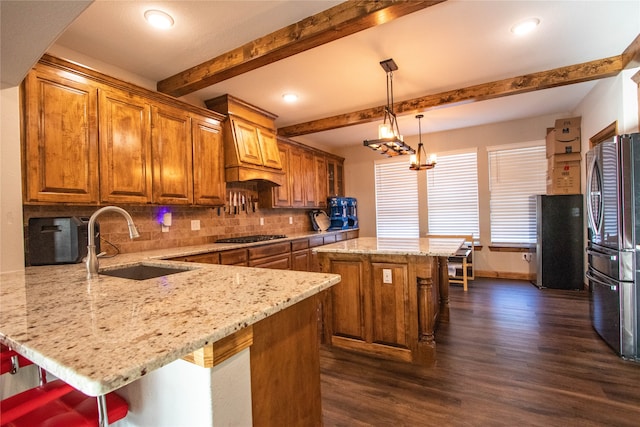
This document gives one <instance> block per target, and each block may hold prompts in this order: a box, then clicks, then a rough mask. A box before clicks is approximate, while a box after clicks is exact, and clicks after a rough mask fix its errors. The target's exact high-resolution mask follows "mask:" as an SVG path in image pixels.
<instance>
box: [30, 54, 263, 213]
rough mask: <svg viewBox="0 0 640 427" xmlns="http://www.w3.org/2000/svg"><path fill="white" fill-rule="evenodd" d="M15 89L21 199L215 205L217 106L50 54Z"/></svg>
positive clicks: (221, 187) (218, 193)
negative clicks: (18, 94)
mask: <svg viewBox="0 0 640 427" xmlns="http://www.w3.org/2000/svg"><path fill="white" fill-rule="evenodd" d="M22 90H23V99H24V103H23V108H22V114H23V122H24V132H23V135H22V149H23V156H22V157H23V179H24V186H23V189H24V190H23V193H24V194H23V198H24V203H26V204H29V203H32V204H50V203H65V204H67V203H70V204H88V205H97V204H112V203H135V204H147V203H155V204H197V205H203V206H221V205H223V204H224V193H225V182H224V166H225V165H224V152H223V138H222V128H221V121H222V120H224V118H225V117H224V116H223V115H222V114H218V113H216V112H213V111H209V110H205V109H203V108H200V107H195V106H193V105H190V104H187V103H184V102H182V101H180V100H177V99H173V98H170V97H168V96H166V95H162V94H158V93H157V92H153V91H149V90H147V89H144V88H141V87H138V86H135V85H132V84H129V83H126V82H123V81H121V80H118V79H115V78H113V77H109V76H107V75H105V74H102V73H99V72H97V71H95V70H91V69H88V68H84V67H82V66H80V65H77V64H73V63H70V62H68V61H65V60H63V59H59V58H55V57H52V56H50V55H44V56H43V57H42V58H41V59H40V61H39V62H38V64H36V66H35V67H34V69H33V70H32V71H31V72H30V73H29V74H28V75H27V77H26V78H25V80H24V83H23V85H22ZM251 132H253V134H254V136H255V135H256V134H255V133H256V130H255V127H252V128H251ZM257 138H258V137H257V136H255V137H254V139H255V141H256V147H257V148H256V153H258V155H260V149H259V147H258V143H257V140H258V139H257ZM194 157H195V158H196V160H195V163H194Z"/></svg>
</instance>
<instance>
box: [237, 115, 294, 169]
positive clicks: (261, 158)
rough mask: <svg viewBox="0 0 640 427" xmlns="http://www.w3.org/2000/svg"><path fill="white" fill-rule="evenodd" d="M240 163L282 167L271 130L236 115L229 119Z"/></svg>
mask: <svg viewBox="0 0 640 427" xmlns="http://www.w3.org/2000/svg"><path fill="white" fill-rule="evenodd" d="M230 120H231V123H232V129H233V134H234V136H235V140H236V151H237V156H238V161H239V162H240V163H251V164H252V165H257V166H265V167H269V168H273V169H282V162H281V161H280V151H279V150H278V143H277V141H276V136H275V134H274V133H273V132H271V131H269V130H267V129H262V128H260V127H257V126H256V125H254V124H252V123H249V122H246V121H244V120H242V119H239V118H237V117H232V118H231V119H230Z"/></svg>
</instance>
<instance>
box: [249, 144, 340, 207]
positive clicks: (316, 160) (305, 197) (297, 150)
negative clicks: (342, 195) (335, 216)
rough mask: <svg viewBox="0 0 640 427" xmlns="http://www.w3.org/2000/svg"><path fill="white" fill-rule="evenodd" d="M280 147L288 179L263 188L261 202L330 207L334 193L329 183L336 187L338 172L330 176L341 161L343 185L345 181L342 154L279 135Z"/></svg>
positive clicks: (265, 203) (266, 205) (271, 205)
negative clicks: (338, 155) (274, 185)
mask: <svg viewBox="0 0 640 427" xmlns="http://www.w3.org/2000/svg"><path fill="white" fill-rule="evenodd" d="M278 147H279V148H278V149H279V152H280V158H281V160H282V170H283V172H285V182H284V184H283V185H281V186H280V187H275V188H264V187H263V188H262V190H261V191H260V200H261V206H263V207H266V208H281V207H291V208H326V207H327V198H328V197H329V195H330V194H331V193H330V192H329V185H330V179H331V186H332V188H335V187H336V185H337V184H336V183H337V181H336V179H337V178H336V175H337V173H336V172H333V173H331V178H330V177H329V173H330V172H329V171H330V170H331V169H330V166H329V160H331V161H332V163H331V168H333V170H335V169H336V166H337V165H338V164H339V166H340V168H339V175H340V178H338V179H339V185H340V186H341V185H342V162H343V160H342V158H340V157H337V156H333V155H331V154H329V153H325V152H323V151H320V150H316V149H313V148H310V147H306V146H304V145H302V144H300V143H297V142H295V141H293V140H289V139H286V138H278Z"/></svg>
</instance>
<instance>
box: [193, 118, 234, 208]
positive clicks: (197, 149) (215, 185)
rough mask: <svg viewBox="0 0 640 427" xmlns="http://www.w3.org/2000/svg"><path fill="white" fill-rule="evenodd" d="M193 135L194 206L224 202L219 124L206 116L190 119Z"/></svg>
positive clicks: (216, 204)
mask: <svg viewBox="0 0 640 427" xmlns="http://www.w3.org/2000/svg"><path fill="white" fill-rule="evenodd" d="M191 135H192V138H193V198H194V203H195V204H196V205H211V206H221V205H224V203H225V188H226V185H225V182H224V158H223V146H222V144H223V142H222V134H221V129H220V124H219V123H218V122H215V123H214V122H213V121H212V120H210V119H207V118H206V117H198V116H193V117H192V118H191Z"/></svg>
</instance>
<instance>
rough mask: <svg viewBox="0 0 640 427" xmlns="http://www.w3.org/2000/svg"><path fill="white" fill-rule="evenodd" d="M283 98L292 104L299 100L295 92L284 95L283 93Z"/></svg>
mask: <svg viewBox="0 0 640 427" xmlns="http://www.w3.org/2000/svg"><path fill="white" fill-rule="evenodd" d="M282 99H284V102H287V103H289V104H291V103H293V102H296V101H297V100H298V95H296V94H295V93H285V94H284V95H282Z"/></svg>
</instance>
